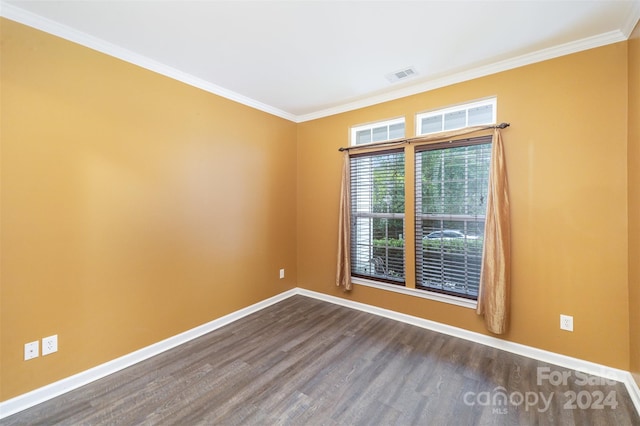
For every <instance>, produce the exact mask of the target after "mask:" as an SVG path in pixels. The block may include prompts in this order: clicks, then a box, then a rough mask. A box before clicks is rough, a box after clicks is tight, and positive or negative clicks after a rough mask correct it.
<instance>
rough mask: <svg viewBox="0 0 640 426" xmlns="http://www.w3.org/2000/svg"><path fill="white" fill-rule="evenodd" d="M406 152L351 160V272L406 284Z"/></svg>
mask: <svg viewBox="0 0 640 426" xmlns="http://www.w3.org/2000/svg"><path fill="white" fill-rule="evenodd" d="M404 204H405V196H404V152H392V153H382V154H373V155H365V156H356V157H352V158H351V215H352V229H351V263H352V266H351V268H352V269H351V272H352V274H355V275H360V276H365V277H370V278H373V279H382V280H385V281H391V282H396V283H404V240H403V235H404V232H405V231H404Z"/></svg>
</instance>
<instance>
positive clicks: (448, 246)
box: [373, 238, 483, 254]
mask: <svg viewBox="0 0 640 426" xmlns="http://www.w3.org/2000/svg"><path fill="white" fill-rule="evenodd" d="M482 241H483V240H482V238H477V239H466V240H465V239H464V238H450V239H442V240H440V239H436V238H434V239H428V238H425V239H423V240H422V247H423V249H424V250H428V251H430V252H436V251H442V252H445V253H464V251H465V250H467V251H469V252H471V253H474V254H475V253H478V254H481V253H482ZM373 246H374V247H404V240H401V239H398V238H381V239H377V240H373Z"/></svg>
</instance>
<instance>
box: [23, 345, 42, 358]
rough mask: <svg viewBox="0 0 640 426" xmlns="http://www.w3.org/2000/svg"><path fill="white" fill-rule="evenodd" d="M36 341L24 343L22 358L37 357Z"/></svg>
mask: <svg viewBox="0 0 640 426" xmlns="http://www.w3.org/2000/svg"><path fill="white" fill-rule="evenodd" d="M38 348H39V345H38V341H37V340H36V341H35V342H30V343H26V344H25V345H24V360H25V361H27V360H29V359H33V358H37V357H38V351H39V349H38Z"/></svg>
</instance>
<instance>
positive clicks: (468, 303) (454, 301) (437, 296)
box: [351, 277, 478, 309]
mask: <svg viewBox="0 0 640 426" xmlns="http://www.w3.org/2000/svg"><path fill="white" fill-rule="evenodd" d="M351 282H352V283H353V284H356V285H363V286H365V287H372V288H377V289H379V290H385V291H391V292H394V293H400V294H405V295H408V296H414V297H420V298H423V299H429V300H434V301H436V302H444V303H449V304H451V305H456V306H461V307H463V308H469V309H476V308H477V307H478V302H477V301H476V300H471V299H465V298H464V297H458V296H451V295H448V294H442V293H436V292H433V291H428V290H419V289H415V288H407V287H403V286H399V285H394V284H386V283H382V282H379V281H374V280H368V279H366V278H360V277H351Z"/></svg>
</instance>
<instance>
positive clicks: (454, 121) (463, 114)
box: [444, 110, 467, 130]
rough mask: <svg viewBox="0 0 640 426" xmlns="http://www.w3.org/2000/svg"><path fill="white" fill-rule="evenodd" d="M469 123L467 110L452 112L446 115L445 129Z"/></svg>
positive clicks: (461, 126) (458, 127)
mask: <svg viewBox="0 0 640 426" xmlns="http://www.w3.org/2000/svg"><path fill="white" fill-rule="evenodd" d="M466 125H467V110H462V111H455V112H450V113H447V114H445V115H444V130H453V129H461V128H463V127H465V126H466Z"/></svg>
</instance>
